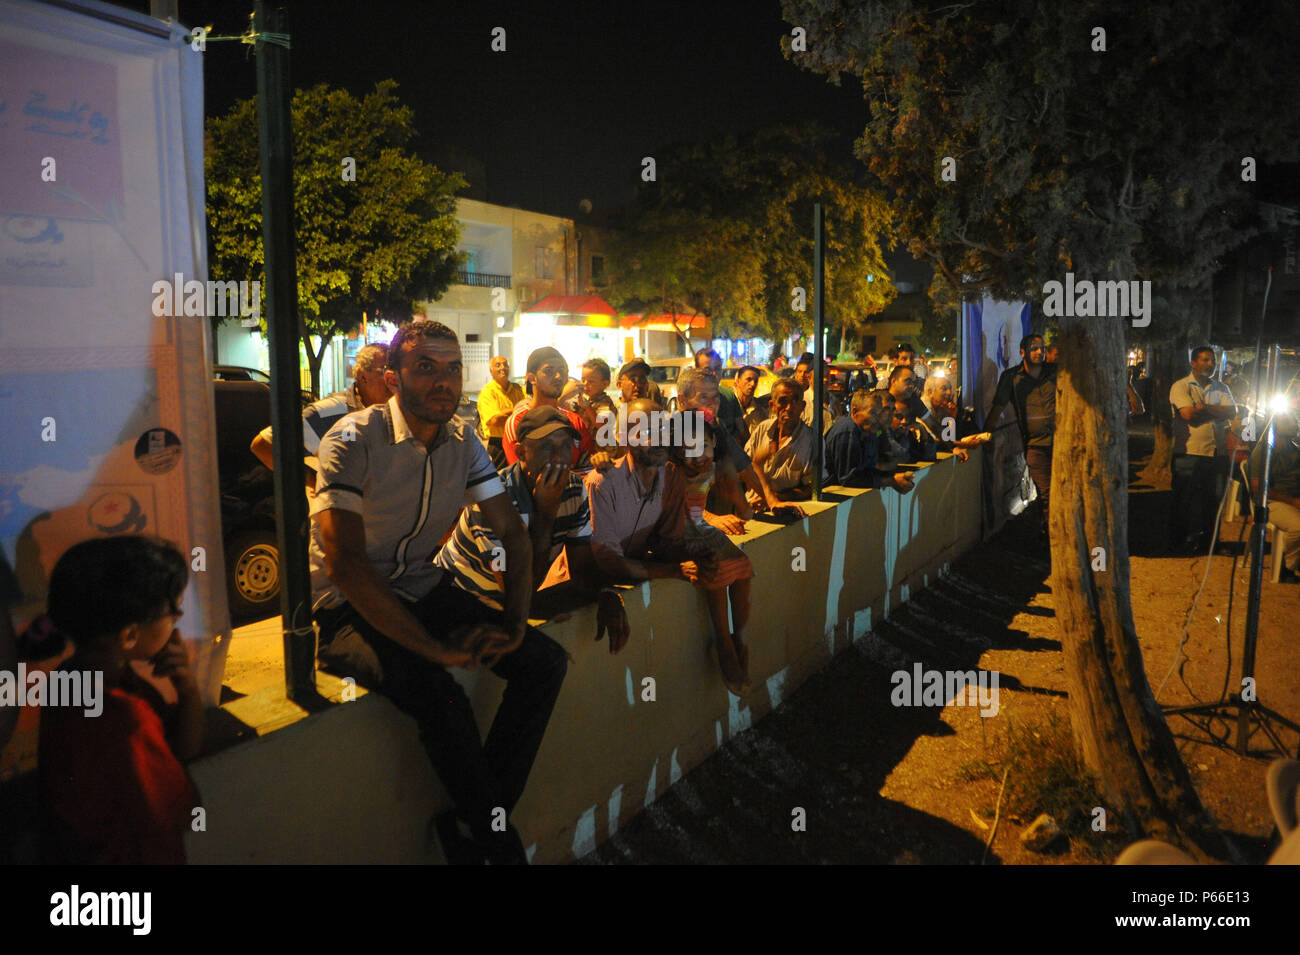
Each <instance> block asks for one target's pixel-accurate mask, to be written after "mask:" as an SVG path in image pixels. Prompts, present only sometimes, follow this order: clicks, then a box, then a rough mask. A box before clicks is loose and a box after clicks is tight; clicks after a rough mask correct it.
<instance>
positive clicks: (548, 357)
mask: <svg viewBox="0 0 1300 955" xmlns="http://www.w3.org/2000/svg"><path fill="white" fill-rule="evenodd" d="M554 361H562V362H564V365H565V367H566V368H567V367H568V365H569V363H568V362H567V361H565V359H564V356H563V355H561V354H560V352H559V349H556V348H552V347H551V346H549V345H546V346H543V347H542V348H538V349H537V350H535V351H534V352H533V353H532V354H531V355H529V356H528V373H529V374H533V373H534V372H536V371H538V370H539V369H540V368H541V367H542V366H543V365H545V364H546V363H547V362H554Z"/></svg>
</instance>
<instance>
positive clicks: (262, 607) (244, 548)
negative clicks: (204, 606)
mask: <svg viewBox="0 0 1300 955" xmlns="http://www.w3.org/2000/svg"><path fill="white" fill-rule="evenodd" d="M226 590H227V592H228V593H229V596H230V616H231V619H232V620H244V619H258V618H261V617H268V616H271V615H272V614H273V613H275V610H276V608H277V606H278V605H279V598H280V550H279V547H278V545H277V543H276V539H275V532H274V531H270V530H250V531H243V532H242V533H239V534H236V535H235V536H234V537H233V538H232V539H231V540H230V542H229V543H228V544H227V545H226Z"/></svg>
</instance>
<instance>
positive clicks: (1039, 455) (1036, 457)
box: [1025, 444, 1052, 540]
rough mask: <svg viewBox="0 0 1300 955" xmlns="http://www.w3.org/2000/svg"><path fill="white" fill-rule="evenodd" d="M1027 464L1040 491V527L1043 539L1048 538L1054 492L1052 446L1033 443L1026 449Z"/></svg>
mask: <svg viewBox="0 0 1300 955" xmlns="http://www.w3.org/2000/svg"><path fill="white" fill-rule="evenodd" d="M1025 464H1026V465H1027V466H1028V467H1029V479H1030V480H1031V481H1033V482H1034V487H1035V488H1036V489H1037V491H1038V529H1039V531H1040V533H1041V534H1042V535H1043V539H1044V540H1047V538H1048V533H1047V515H1048V506H1047V505H1048V502H1049V500H1050V495H1051V493H1052V446H1051V445H1050V444H1031V445H1030V446H1029V447H1028V448H1026V449H1025Z"/></svg>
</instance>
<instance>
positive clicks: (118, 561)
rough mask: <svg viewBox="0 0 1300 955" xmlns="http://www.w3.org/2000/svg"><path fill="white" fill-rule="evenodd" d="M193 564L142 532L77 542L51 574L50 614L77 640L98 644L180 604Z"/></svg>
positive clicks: (55, 623)
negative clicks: (126, 628) (123, 629)
mask: <svg viewBox="0 0 1300 955" xmlns="http://www.w3.org/2000/svg"><path fill="white" fill-rule="evenodd" d="M188 580H189V566H188V565H187V564H186V563H185V558H184V557H183V556H182V555H181V552H180V551H178V550H177V549H176V548H175V546H173V545H172V544H169V543H168V542H167V541H164V540H159V539H157V538H151V537H141V536H138V535H121V536H118V537H99V538H94V539H92V540H87V541H82V542H81V543H79V544H74V545H73V546H72V547H70V548H68V550H67V551H65V552H64V554H63V556H62V557H60V558H59V561H58V563H57V564H55V565H54V570H53V571H52V572H51V573H50V587H49V598H48V604H47V605H48V607H49V616H50V619H51V620H53V621H54V625H55V626H56V627H58V628H59V629H60V630H61V631H63V633H64V634H65V635H66V636H68V637H70V638H71V639H72V640H73V641H74V642H77V643H93V642H95V641H96V640H98V639H100V638H103V637H106V636H109V635H112V634H116V633H118V632H119V631H120V630H121V629H122V628H123V627H127V626H130V625H131V624H133V623H145V622H148V621H149V620H150V619H152V618H154V617H155V616H156V615H157V614H158V612H159V611H160V610H165V609H167V607H168V606H169V605H171V604H174V603H175V602H176V601H177V599H179V597H180V595H181V594H182V593H183V592H184V590H185V585H186V583H187V582H188Z"/></svg>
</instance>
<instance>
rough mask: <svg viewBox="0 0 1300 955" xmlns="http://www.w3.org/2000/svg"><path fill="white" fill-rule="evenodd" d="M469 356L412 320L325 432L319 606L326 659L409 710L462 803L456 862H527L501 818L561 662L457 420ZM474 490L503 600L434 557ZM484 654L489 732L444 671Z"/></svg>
mask: <svg viewBox="0 0 1300 955" xmlns="http://www.w3.org/2000/svg"><path fill="white" fill-rule="evenodd" d="M462 367H463V362H462V359H461V352H460V343H459V341H458V340H457V338H456V333H455V332H453V331H452V330H451V329H449V328H447V327H446V326H445V325H442V324H439V323H438V322H410V323H407V324H405V325H403V326H402V327H401V328H400V329H399V330H398V332H397V335H396V336H395V337H394V338H393V341H392V344H391V345H390V346H389V353H388V366H387V369H386V371H385V380H386V381H387V383H388V386H389V388H390V390H391V391H392V393H393V397H392V398H390V399H389V400H388V401H387V402H386V403H385V404H382V405H374V406H371V407H369V408H365V409H364V410H362V411H354V412H352V413H351V414H349V415H347V416H345V417H344V418H342V419H341V420H340V421H339V422H338V423H336V424H335V426H334V427H333V428H332V429H330V431H329V433H328V434H326V435H325V437H324V439H323V440H322V441H321V444H320V451H319V459H320V471H319V476H318V478H317V485H316V496H315V498H314V499H313V501H312V506H311V516H312V528H311V546H310V550H309V555H310V562H311V577H312V598H313V605H312V606H313V611H314V613H315V618H316V622H317V624H318V625H319V626H320V650H319V657H320V660H321V663H322V664H323V665H325V666H327V667H329V668H331V669H333V670H334V671H335V672H339V673H342V674H344V675H347V676H352V677H355V678H356V680H357V682H359V683H361V684H362V685H363V686H367V687H370V688H373V689H375V690H377V691H378V692H380V693H382V694H384V695H385V696H387V697H388V698H389V699H391V700H392V701H393V703H394V704H396V705H397V707H398V708H399V709H401V710H402V711H404V712H406V713H408V714H410V715H411V716H412V717H414V718H415V721H416V723H417V725H418V726H419V730H420V739H421V742H422V743H423V744H424V748H425V751H426V752H427V753H428V755H429V759H430V761H431V762H432V763H433V766H434V769H435V770H436V771H437V773H438V776H439V778H440V779H441V780H442V782H443V785H444V786H446V788H447V791H448V792H449V793H450V794H451V797H452V799H453V801H454V802H455V804H456V813H455V814H444V815H443V816H440V817H439V818H438V820H437V823H438V832H439V835H440V836H441V837H442V842H443V848H444V849H445V850H446V852H447V856H448V858H449V860H450V861H464V862H482V861H484V859H486V860H488V861H491V862H495V863H516V862H518V863H523V862H525V861H526V856H525V854H524V849H523V844H522V842H521V841H520V839H519V835H518V833H517V832H516V831H515V830H514V828H513V827H512V826H506V827H505V828H504V831H501V829H502V827H501V826H500V825H499V824H496V823H499V821H500V810H501V809H504V810H505V813H506V815H507V817H508V816H509V813H510V812H511V811H512V810H513V808H514V806H515V803H516V802H518V800H519V797H520V795H521V794H522V793H523V790H524V784H525V783H526V782H527V780H528V773H529V771H530V770H531V769H532V765H533V759H534V757H535V756H536V755H537V749H538V747H539V746H540V745H541V742H542V737H543V735H544V734H545V732H546V724H547V722H548V721H549V720H550V716H551V710H552V708H553V707H554V705H555V700H556V697H558V696H559V692H560V685H561V683H562V682H563V680H564V671H565V668H566V666H567V658H566V656H565V653H564V650H563V649H561V648H560V646H559V644H557V643H556V642H555V641H553V640H551V639H550V638H549V637H547V636H546V635H545V634H543V633H541V632H540V631H537V630H534V629H532V628H530V627H528V626H527V623H528V603H529V599H530V597H531V594H532V587H531V584H532V548H531V546H530V543H529V540H528V532H527V531H526V530H525V529H524V526H523V524H522V523H521V521H520V520H519V515H518V513H516V511H515V509H514V506H513V505H512V504H511V503H510V498H509V497H507V496H506V494H505V493H504V490H503V488H502V486H501V479H500V478H499V477H498V476H497V473H496V470H495V469H494V468H493V467H492V462H491V461H490V460H489V459H488V455H487V451H486V450H485V449H484V447H483V444H482V443H481V442H480V441H479V440H478V438H477V436H476V435H475V434H474V431H473V429H472V428H471V427H470V426H469V425H468V424H467V423H466V422H464V421H462V420H461V419H460V418H457V417H455V413H456V408H457V405H458V404H459V402H460V394H461V374H462ZM345 434H348V435H351V438H350V439H346V438H345ZM466 502H469V503H476V504H477V505H478V507H479V509H480V510H481V511H482V514H483V518H484V520H485V521H486V522H487V524H488V526H489V527H491V528H492V531H493V532H494V533H495V534H496V535H497V538H498V539H499V540H500V541H501V542H502V547H503V549H504V552H505V557H506V560H507V563H508V569H507V570H506V571H505V572H504V578H503V586H504V590H505V597H504V601H503V604H504V608H505V609H504V610H503V611H498V610H493V609H491V608H490V607H487V606H485V605H483V604H481V603H479V601H477V600H475V599H474V598H473V597H472V596H470V595H469V594H468V593H466V592H465V591H463V590H460V589H458V588H457V587H454V586H452V584H451V581H450V580H449V579H448V578H447V577H446V576H445V575H444V573H443V571H442V570H441V568H438V567H436V566H434V563H433V556H434V554H435V553H436V552H437V550H438V545H439V544H440V543H441V540H442V536H443V533H444V532H445V530H446V529H447V528H448V527H450V526H451V525H452V523H453V522H454V521H455V520H456V518H457V516H458V514H459V512H460V509H461V506H462V505H463V504H464V503H466ZM479 665H482V666H486V667H491V669H492V671H493V673H495V674H496V675H497V676H499V677H501V678H503V679H505V680H507V681H508V682H509V689H508V690H507V691H506V693H505V696H504V698H503V700H502V702H501V706H500V708H499V709H498V710H497V714H496V718H495V719H494V720H493V722H492V729H491V732H490V733H489V734H488V738H487V742H486V743H484V742H482V741H481V740H480V738H479V733H478V727H477V725H476V723H475V720H474V713H473V711H472V710H471V708H470V705H469V700H468V699H467V698H466V696H465V693H464V691H463V690H462V689H461V688H460V686H459V684H457V683H456V681H455V680H454V679H453V678H452V676H451V674H450V673H449V672H448V668H450V667H455V666H459V667H465V668H466V669H473V668H475V667H476V666H479Z"/></svg>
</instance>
